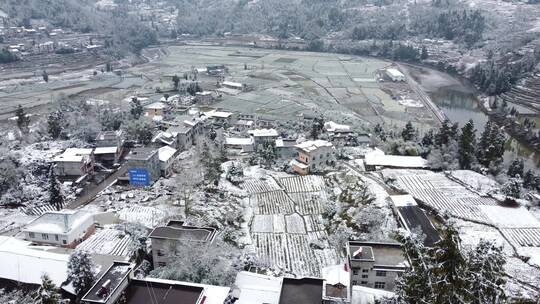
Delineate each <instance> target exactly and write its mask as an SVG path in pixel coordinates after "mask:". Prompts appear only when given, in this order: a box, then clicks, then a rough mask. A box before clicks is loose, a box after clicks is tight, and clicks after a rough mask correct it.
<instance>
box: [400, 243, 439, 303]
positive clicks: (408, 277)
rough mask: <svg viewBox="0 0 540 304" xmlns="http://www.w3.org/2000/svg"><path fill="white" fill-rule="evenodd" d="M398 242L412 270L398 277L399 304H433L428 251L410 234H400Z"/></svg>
mask: <svg viewBox="0 0 540 304" xmlns="http://www.w3.org/2000/svg"><path fill="white" fill-rule="evenodd" d="M397 240H398V241H399V242H400V243H401V244H402V248H403V252H404V253H405V257H406V258H407V260H408V261H409V264H410V268H409V269H408V270H407V271H405V272H404V273H403V275H402V276H400V277H398V279H397V281H396V293H397V295H398V297H397V300H398V302H399V303H424V304H427V303H431V297H432V295H433V290H432V288H431V287H432V286H433V282H432V281H431V276H430V271H431V269H432V265H431V260H430V257H429V255H428V249H427V248H426V247H424V244H423V243H422V241H421V240H420V238H418V237H416V236H414V235H412V234H410V233H408V234H399V235H398V236H397Z"/></svg>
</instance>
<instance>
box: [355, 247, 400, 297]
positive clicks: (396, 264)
mask: <svg viewBox="0 0 540 304" xmlns="http://www.w3.org/2000/svg"><path fill="white" fill-rule="evenodd" d="M347 262H348V267H349V269H350V270H349V272H350V276H351V279H350V282H351V289H352V286H353V285H360V286H364V287H370V288H376V289H384V290H389V291H391V290H393V289H394V286H395V280H396V277H397V276H398V275H400V274H401V273H403V272H404V271H405V270H406V269H407V267H408V263H407V260H406V258H405V256H404V255H403V251H402V250H401V245H400V244H398V243H389V242H360V241H350V242H348V243H347Z"/></svg>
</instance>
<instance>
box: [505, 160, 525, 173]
mask: <svg viewBox="0 0 540 304" xmlns="http://www.w3.org/2000/svg"><path fill="white" fill-rule="evenodd" d="M524 166H525V165H524V164H523V159H521V158H518V159H514V160H513V161H512V163H511V164H510V166H509V167H508V172H507V174H508V176H509V177H521V176H523V168H524Z"/></svg>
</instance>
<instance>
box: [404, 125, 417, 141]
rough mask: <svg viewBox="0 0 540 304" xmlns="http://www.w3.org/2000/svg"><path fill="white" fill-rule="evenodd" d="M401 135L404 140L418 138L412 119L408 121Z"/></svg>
mask: <svg viewBox="0 0 540 304" xmlns="http://www.w3.org/2000/svg"><path fill="white" fill-rule="evenodd" d="M401 137H402V138H403V140H404V141H411V140H413V139H415V138H416V129H415V128H414V127H413V125H412V123H411V122H410V121H409V122H407V124H406V125H405V128H404V129H403V131H401Z"/></svg>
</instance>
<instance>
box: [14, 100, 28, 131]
mask: <svg viewBox="0 0 540 304" xmlns="http://www.w3.org/2000/svg"><path fill="white" fill-rule="evenodd" d="M15 115H16V116H17V127H18V128H19V130H21V132H23V133H25V134H26V133H28V127H29V126H30V117H29V116H28V115H27V114H26V113H25V112H24V109H23V107H22V106H21V105H19V106H18V107H17V111H16V112H15Z"/></svg>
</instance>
